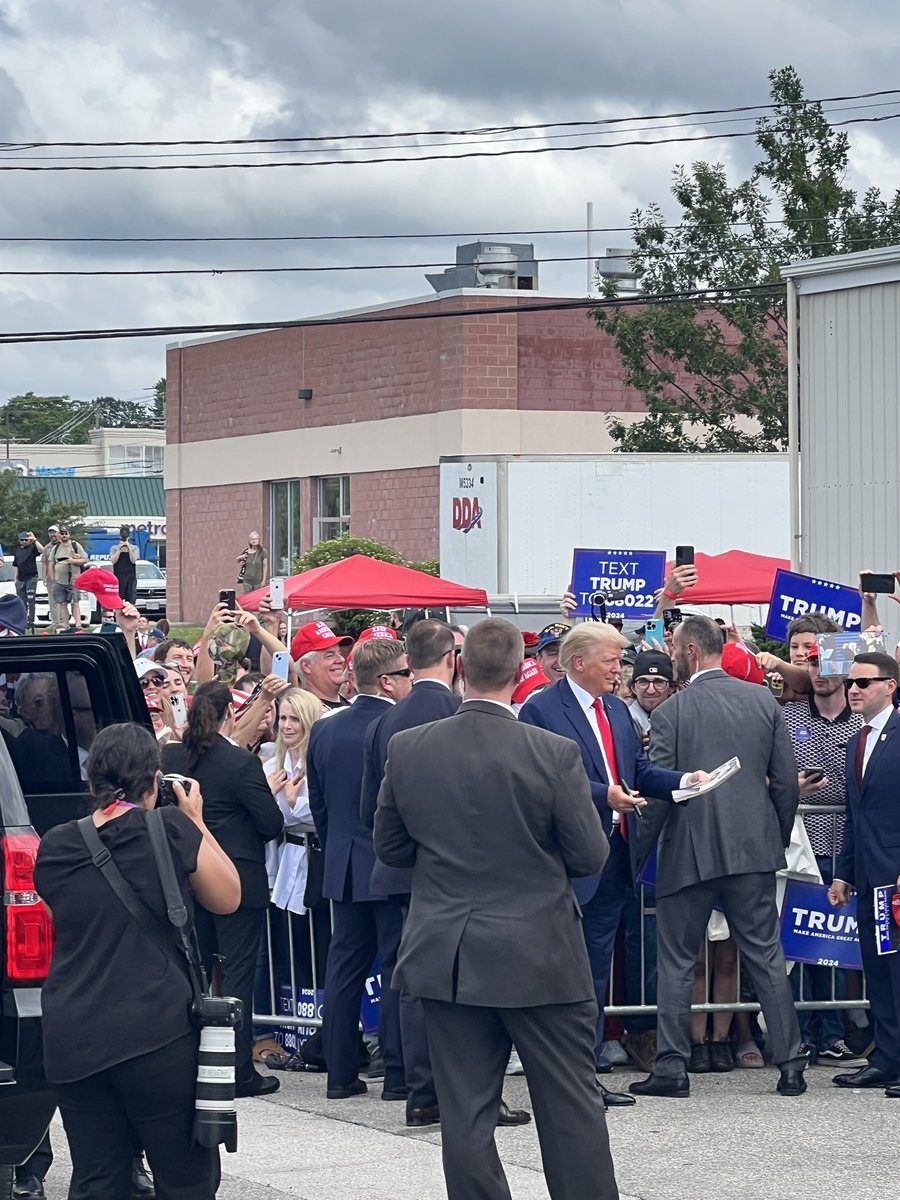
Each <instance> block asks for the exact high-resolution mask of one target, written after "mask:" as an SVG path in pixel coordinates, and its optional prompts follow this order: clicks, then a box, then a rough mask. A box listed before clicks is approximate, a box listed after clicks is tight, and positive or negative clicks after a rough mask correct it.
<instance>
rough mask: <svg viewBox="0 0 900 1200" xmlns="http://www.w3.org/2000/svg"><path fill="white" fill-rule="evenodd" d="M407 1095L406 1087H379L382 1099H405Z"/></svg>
mask: <svg viewBox="0 0 900 1200" xmlns="http://www.w3.org/2000/svg"><path fill="white" fill-rule="evenodd" d="M408 1095H409V1089H408V1088H387V1087H385V1088H382V1089H381V1098H382V1100H405V1099H406V1097H407V1096H408Z"/></svg>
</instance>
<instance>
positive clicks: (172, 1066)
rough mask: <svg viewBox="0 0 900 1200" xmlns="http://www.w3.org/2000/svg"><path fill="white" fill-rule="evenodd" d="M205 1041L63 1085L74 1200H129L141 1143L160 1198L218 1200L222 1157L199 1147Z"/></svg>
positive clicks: (182, 1043)
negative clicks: (196, 1128)
mask: <svg viewBox="0 0 900 1200" xmlns="http://www.w3.org/2000/svg"><path fill="white" fill-rule="evenodd" d="M197 1044H198V1035H197V1034H195V1033H191V1034H187V1035H186V1036H185V1037H183V1038H179V1039H178V1041H176V1042H171V1043H170V1044H169V1045H168V1046H163V1047H162V1049H160V1050H153V1051H151V1053H150V1054H142V1055H140V1056H139V1057H138V1058H130V1059H128V1060H127V1061H126V1062H123V1063H119V1064H117V1065H116V1066H114V1067H108V1068H107V1069H106V1070H105V1071H99V1072H98V1073H97V1074H96V1075H90V1076H88V1078H87V1079H80V1080H78V1082H77V1083H63V1084H60V1085H59V1088H58V1092H59V1110H60V1112H61V1114H62V1119H63V1124H64V1125H65V1128H66V1137H67V1138H68V1140H69V1149H70V1150H71V1153H72V1181H71V1183H70V1185H69V1200H99V1197H101V1196H102V1197H103V1200H129V1197H130V1196H131V1162H132V1159H133V1157H134V1146H135V1143H136V1142H138V1143H141V1144H143V1146H144V1149H145V1150H146V1153H147V1161H148V1162H149V1164H150V1170H151V1171H152V1172H153V1179H154V1183H155V1185H156V1195H157V1197H158V1200H212V1197H214V1196H215V1194H216V1188H217V1186H218V1182H219V1153H218V1150H217V1149H214V1150H208V1149H206V1148H205V1147H202V1146H195V1145H194V1144H193V1125H194V1096H195V1092H196V1086H197V1082H196V1081H197Z"/></svg>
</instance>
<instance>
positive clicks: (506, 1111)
mask: <svg viewBox="0 0 900 1200" xmlns="http://www.w3.org/2000/svg"><path fill="white" fill-rule="evenodd" d="M530 1120H531V1113H530V1112H527V1111H526V1110H525V1109H524V1108H510V1107H509V1105H508V1104H507V1103H506V1101H505V1100H501V1101H500V1108H499V1109H498V1111H497V1124H498V1125H527V1124H528V1122H529V1121H530Z"/></svg>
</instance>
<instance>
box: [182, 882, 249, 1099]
mask: <svg viewBox="0 0 900 1200" xmlns="http://www.w3.org/2000/svg"><path fill="white" fill-rule="evenodd" d="M265 920H266V910H265V909H264V908H244V906H243V905H241V907H240V908H239V909H238V910H237V912H233V913H228V914H227V915H225V916H222V915H219V914H217V913H211V912H207V910H206V909H205V908H203V907H202V905H200V904H197V905H195V914H194V924H195V927H196V929H197V938H198V940H199V942H200V954H201V956H202V958H203V964H204V966H205V967H206V970H207V972H209V971H211V970H212V966H213V962H214V961H215V959H216V957H217V956H218V958H219V959H220V960H221V969H222V995H223V996H236V997H237V999H238V1000H241V1001H243V1004H244V1019H243V1021H242V1022H241V1023H240V1025H239V1026H238V1027H237V1029H236V1030H235V1062H234V1077H235V1080H236V1082H238V1083H247V1082H249V1081H250V1080H251V1079H252V1078H253V1075H254V1068H253V983H254V980H255V978H256V959H257V955H258V953H259V943H260V939H261V938H262V935H263V928H264V926H265Z"/></svg>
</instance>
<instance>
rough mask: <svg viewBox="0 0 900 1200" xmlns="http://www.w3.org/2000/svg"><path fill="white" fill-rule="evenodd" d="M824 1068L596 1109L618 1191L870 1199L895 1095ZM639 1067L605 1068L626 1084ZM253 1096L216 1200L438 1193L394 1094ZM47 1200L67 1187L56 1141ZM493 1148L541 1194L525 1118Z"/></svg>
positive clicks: (423, 1135) (510, 1096)
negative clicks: (794, 1077)
mask: <svg viewBox="0 0 900 1200" xmlns="http://www.w3.org/2000/svg"><path fill="white" fill-rule="evenodd" d="M834 1073H835V1071H834V1068H833V1067H832V1068H823V1067H818V1066H817V1067H813V1068H811V1069H810V1070H809V1071H807V1076H806V1077H807V1080H808V1082H809V1090H808V1092H807V1093H806V1095H804V1096H801V1097H798V1098H796V1099H788V1098H785V1099H783V1098H782V1097H780V1096H778V1095H776V1094H775V1083H776V1081H777V1078H778V1075H777V1072H776V1071H775V1070H774V1069H772V1068H765V1069H764V1070H760V1071H738V1070H736V1071H733V1072H732V1073H731V1074H727V1075H705V1076H699V1077H698V1076H693V1077H692V1094H691V1097H690V1098H689V1099H687V1100H652V1099H645V1100H641V1101H640V1102H639V1103H638V1104H636V1105H635V1106H634V1107H633V1108H624V1109H617V1110H614V1111H612V1112H611V1113H610V1114H609V1116H608V1124H609V1131H610V1139H611V1143H612V1150H613V1158H614V1160H615V1164H616V1173H617V1176H618V1181H619V1188H620V1191H621V1196H622V1200H700V1198H706V1197H709V1198H712V1200H822V1198H823V1197H835V1196H840V1197H841V1200H871V1198H873V1197H876V1196H888V1195H893V1194H894V1192H895V1189H896V1179H897V1165H896V1144H895V1143H896V1131H897V1121H898V1118H900V1102H897V1101H892V1100H888V1099H886V1098H885V1097H884V1094H883V1092H881V1091H869V1092H864V1091H859V1092H850V1093H847V1092H843V1091H841V1090H839V1089H838V1088H835V1087H833V1086H832V1085H831V1076H832V1075H833V1074H834ZM636 1078H641V1076H639V1075H637V1074H635V1073H633V1072H629V1071H618V1070H617V1071H616V1073H615V1074H614V1075H612V1076H606V1077H605V1079H604V1082H605V1083H606V1084H607V1085H608V1086H613V1087H615V1088H617V1089H622V1090H627V1084H628V1083H629V1082H630V1081H631V1080H633V1079H636ZM281 1079H282V1087H281V1090H280V1091H279V1092H277V1093H276V1094H275V1095H274V1096H272V1097H270V1098H267V1099H264V1100H239V1101H238V1110H239V1124H240V1133H239V1138H240V1149H239V1152H238V1153H237V1154H226V1155H223V1156H222V1168H223V1181H222V1187H221V1189H220V1191H219V1197H220V1198H221V1200H281V1198H285V1200H287V1198H288V1197H290V1198H291V1200H443V1198H444V1197H445V1195H446V1193H445V1191H444V1185H443V1176H442V1173H441V1156H440V1132H439V1128H438V1127H433V1128H430V1129H407V1128H406V1126H405V1124H404V1106H403V1104H402V1103H386V1102H384V1101H382V1100H381V1099H380V1092H381V1087H380V1084H379V1083H377V1082H374V1083H370V1085H369V1093H368V1095H366V1096H360V1097H354V1098H353V1099H351V1100H326V1099H325V1077H324V1076H323V1075H282V1076H281ZM504 1096H505V1098H506V1100H507V1102H508V1103H509V1104H510V1105H513V1106H517V1107H518V1106H522V1107H528V1106H529V1105H528V1089H527V1085H526V1083H525V1080H524V1079H522V1078H519V1077H517V1078H511V1079H507V1081H506V1086H505V1088H504ZM52 1136H53V1146H54V1151H55V1153H56V1155H57V1161H56V1163H55V1164H54V1167H53V1170H52V1172H51V1174H50V1176H49V1177H48V1179H47V1196H48V1200H63V1198H64V1197H65V1195H66V1190H67V1183H68V1174H69V1172H68V1164H67V1155H66V1151H65V1139H64V1136H63V1133H62V1129H61V1127H60V1126H59V1125H58V1124H57V1126H56V1127H55V1128H54V1130H53V1134H52ZM497 1144H498V1146H499V1148H500V1155H501V1158H502V1160H503V1164H504V1167H505V1169H506V1174H507V1177H508V1179H509V1183H510V1189H511V1191H512V1195H513V1200H546V1197H547V1190H546V1187H545V1185H544V1179H543V1175H542V1174H541V1160H540V1152H539V1148H538V1140H537V1134H536V1130H535V1127H534V1123H533V1122H532V1123H531V1124H530V1125H527V1126H523V1127H516V1128H507V1129H499V1130H498V1131H497Z"/></svg>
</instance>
